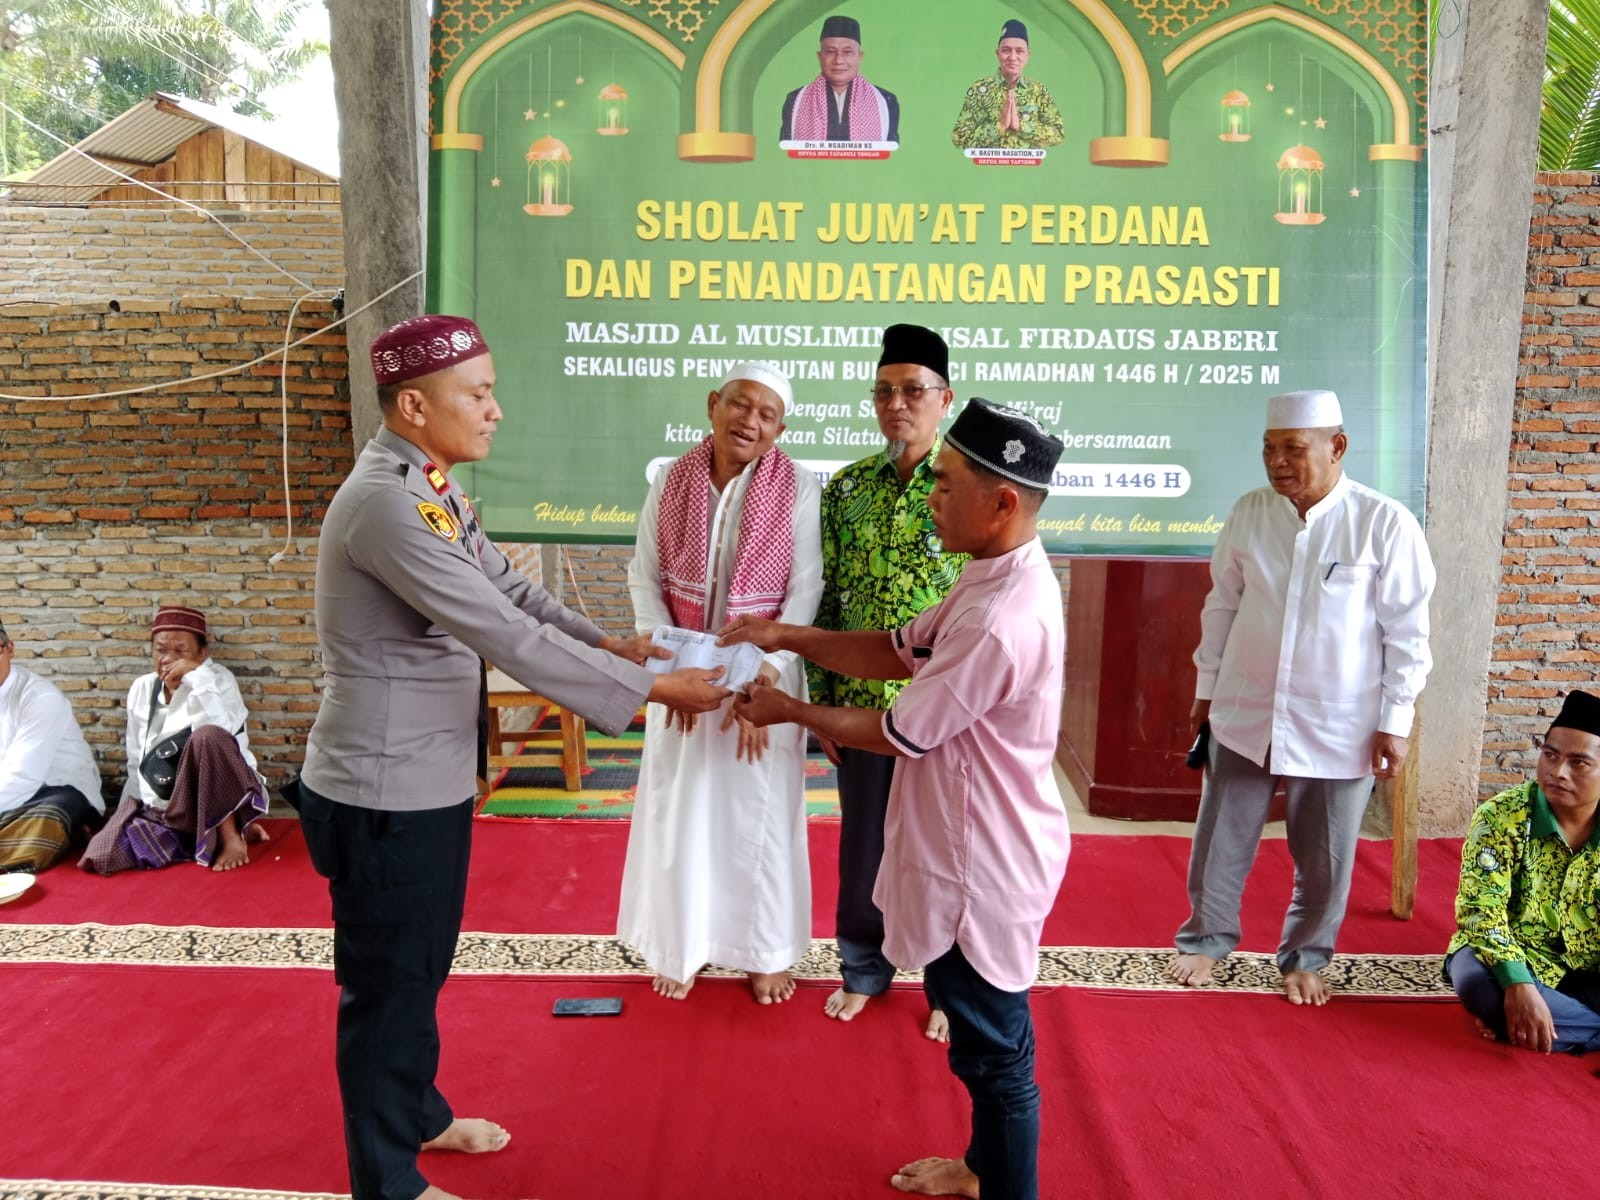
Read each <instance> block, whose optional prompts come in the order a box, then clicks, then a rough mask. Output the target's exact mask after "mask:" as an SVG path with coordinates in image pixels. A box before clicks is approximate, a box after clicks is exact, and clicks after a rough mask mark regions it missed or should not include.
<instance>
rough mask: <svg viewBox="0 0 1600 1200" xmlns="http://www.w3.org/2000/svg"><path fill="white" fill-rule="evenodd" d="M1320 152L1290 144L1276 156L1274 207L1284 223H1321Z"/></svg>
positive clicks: (1308, 147)
mask: <svg viewBox="0 0 1600 1200" xmlns="http://www.w3.org/2000/svg"><path fill="white" fill-rule="evenodd" d="M1323 166H1324V164H1323V161H1322V156H1321V155H1320V154H1318V153H1317V152H1316V151H1315V150H1313V149H1312V148H1311V147H1310V146H1290V147H1289V148H1288V149H1287V150H1285V151H1284V152H1283V153H1282V154H1281V155H1279V156H1278V211H1277V212H1275V213H1274V214H1273V216H1274V217H1276V218H1277V219H1278V221H1279V222H1281V223H1282V224H1284V225H1321V224H1322V222H1323V221H1325V220H1327V217H1326V216H1324V214H1323V212H1322V170H1323Z"/></svg>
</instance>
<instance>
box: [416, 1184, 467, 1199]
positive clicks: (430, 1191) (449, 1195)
mask: <svg viewBox="0 0 1600 1200" xmlns="http://www.w3.org/2000/svg"><path fill="white" fill-rule="evenodd" d="M417 1200H461V1197H460V1196H458V1195H456V1194H455V1193H454V1192H447V1191H445V1190H444V1189H443V1188H437V1187H434V1186H433V1184H431V1183H430V1184H429V1185H428V1186H427V1188H426V1189H425V1190H424V1191H423V1193H422V1195H420V1196H418V1197H417Z"/></svg>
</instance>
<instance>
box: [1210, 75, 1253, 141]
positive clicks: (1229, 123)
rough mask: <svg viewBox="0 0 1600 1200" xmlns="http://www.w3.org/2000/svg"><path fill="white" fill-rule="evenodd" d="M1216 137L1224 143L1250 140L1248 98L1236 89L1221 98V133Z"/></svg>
mask: <svg viewBox="0 0 1600 1200" xmlns="http://www.w3.org/2000/svg"><path fill="white" fill-rule="evenodd" d="M1217 136H1218V137H1219V138H1221V139H1222V140H1223V141H1225V142H1248V141H1249V140H1250V97H1249V96H1246V95H1245V94H1244V93H1243V92H1241V91H1240V90H1239V89H1238V88H1234V89H1233V91H1231V92H1229V93H1228V94H1227V95H1225V96H1224V97H1223V98H1222V132H1221V133H1219V134H1218V135H1217Z"/></svg>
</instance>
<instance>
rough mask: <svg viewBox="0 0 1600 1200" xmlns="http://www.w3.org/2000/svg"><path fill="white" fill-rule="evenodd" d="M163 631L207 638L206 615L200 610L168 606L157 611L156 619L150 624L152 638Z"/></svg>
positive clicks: (181, 606)
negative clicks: (174, 631)
mask: <svg viewBox="0 0 1600 1200" xmlns="http://www.w3.org/2000/svg"><path fill="white" fill-rule="evenodd" d="M163 629H173V630H177V631H178V632H179V633H192V634H194V635H195V637H197V638H203V637H205V636H206V615H205V613H203V612H201V611H200V610H199V609H198V608H185V607H184V606H183V605H181V604H166V605H163V606H162V607H161V608H159V609H157V610H156V619H155V620H154V621H152V622H150V636H151V637H155V635H156V634H158V633H160V632H161V631H162V630H163Z"/></svg>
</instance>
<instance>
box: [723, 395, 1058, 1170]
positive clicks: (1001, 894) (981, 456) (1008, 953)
mask: <svg viewBox="0 0 1600 1200" xmlns="http://www.w3.org/2000/svg"><path fill="white" fill-rule="evenodd" d="M1060 456H1061V442H1060V441H1059V440H1058V439H1056V438H1055V437H1053V436H1051V435H1050V434H1048V433H1046V432H1045V431H1044V430H1043V429H1041V428H1040V427H1039V426H1038V425H1037V424H1036V423H1035V422H1034V421H1033V420H1032V419H1031V418H1029V417H1027V416H1025V415H1023V414H1022V413H1020V412H1017V411H1015V410H1014V409H1009V408H1005V407H1003V406H1001V405H996V404H991V403H989V402H988V401H987V400H983V399H978V398H974V399H973V400H972V401H970V402H969V403H968V404H967V406H966V408H964V409H963V410H962V412H961V415H960V416H959V417H957V418H956V421H955V423H954V424H953V425H952V426H951V427H950V432H949V433H948V434H947V435H946V436H945V441H944V449H943V450H942V451H941V452H940V454H939V458H938V461H937V462H936V463H935V465H934V468H933V472H934V476H935V479H936V481H937V482H936V484H935V486H934V490H933V492H932V494H931V495H930V496H929V498H928V507H929V509H930V510H931V511H932V513H933V522H934V528H935V529H936V530H937V532H938V535H939V537H940V538H941V539H942V540H943V542H944V548H945V549H946V550H947V551H951V552H956V553H965V554H970V555H972V561H971V562H970V563H969V564H968V565H967V567H966V570H965V571H964V572H963V573H962V575H961V578H960V580H959V581H958V582H957V583H956V585H955V587H953V588H952V589H951V590H950V592H949V594H948V595H947V596H946V597H945V598H944V600H943V601H941V602H940V603H939V604H936V605H935V606H934V607H932V608H930V609H927V610H925V611H924V612H923V613H922V614H921V615H919V616H918V617H916V618H915V619H914V620H913V621H912V622H911V624H909V625H907V626H906V627H905V628H903V629H898V630H893V631H889V632H878V631H872V630H865V631H857V632H844V633H837V632H832V631H827V630H821V629H814V628H811V627H809V626H797V625H783V624H779V623H777V622H774V621H764V620H759V619H756V618H751V617H741V618H739V619H738V620H736V621H734V622H732V623H731V624H729V625H728V627H727V628H726V629H724V630H723V634H724V640H726V641H729V642H734V641H748V642H753V643H755V644H756V645H758V646H760V647H761V648H762V649H763V650H767V651H768V652H772V651H775V650H780V649H782V650H793V651H795V652H797V653H799V654H801V655H803V656H805V657H806V658H808V659H810V660H811V661H812V662H815V663H817V664H818V665H819V666H821V667H823V668H825V669H828V670H836V671H848V672H849V673H850V674H851V675H854V676H856V677H857V678H862V679H904V678H906V677H907V676H910V678H911V682H910V683H909V684H908V685H907V686H906V687H905V689H904V690H903V691H902V692H901V693H900V694H899V696H898V697H897V698H896V699H895V702H894V705H893V707H891V708H890V709H889V710H888V711H887V712H877V711H874V710H868V709H859V708H830V707H825V706H822V705H816V704H807V703H804V702H802V701H800V700H797V699H795V698H794V697H793V696H789V695H787V694H785V693H783V692H781V691H779V690H777V689H775V688H769V687H762V686H760V685H759V684H757V685H753V686H752V688H751V690H750V694H749V695H748V697H746V698H745V699H743V700H741V701H739V702H738V703H737V705H736V708H735V711H736V712H737V713H738V714H739V715H740V716H742V717H744V718H745V719H746V720H749V721H751V722H753V723H754V724H757V725H771V724H776V723H778V722H782V721H792V722H794V723H796V724H799V725H803V726H805V727H807V728H809V729H812V730H815V731H816V732H817V733H818V734H820V735H821V736H823V737H826V738H830V739H832V740H833V741H835V742H838V743H840V744H842V745H845V746H854V747H857V748H859V749H862V750H871V751H874V752H876V753H878V754H888V755H894V756H897V757H898V758H900V759H902V760H903V761H901V762H900V763H898V764H897V765H896V767H895V773H894V786H893V789H892V791H891V792H890V796H889V815H888V821H887V823H886V826H885V834H884V853H883V863H882V866H881V867H880V868H879V870H878V883H877V888H876V889H875V891H874V893H873V899H874V900H875V901H876V903H877V904H878V906H879V907H880V908H882V909H883V913H884V930H885V938H884V947H883V948H884V953H885V954H886V955H887V956H888V957H889V960H890V961H891V962H893V963H894V964H895V965H896V966H898V967H902V968H905V969H908V970H915V969H917V968H919V967H920V968H923V972H924V974H923V978H924V986H925V987H926V989H927V992H928V998H929V1000H930V1001H931V1002H932V1003H933V1005H934V1007H936V1008H940V1009H943V1010H944V1012H945V1013H946V1014H947V1015H948V1016H949V1018H950V1069H951V1070H952V1071H953V1072H954V1073H955V1075H956V1076H957V1077H958V1078H959V1079H960V1080H961V1082H962V1083H963V1084H965V1085H966V1088H967V1091H968V1092H969V1094H970V1095H971V1097H972V1140H971V1142H970V1143H969V1144H968V1147H967V1151H966V1154H965V1155H964V1156H963V1157H962V1158H925V1159H921V1160H919V1161H917V1162H914V1163H911V1164H909V1165H907V1166H905V1167H902V1168H901V1169H900V1171H899V1172H897V1173H896V1174H895V1175H894V1176H893V1178H892V1180H891V1182H892V1183H893V1184H894V1186H895V1187H896V1188H898V1189H900V1190H901V1191H903V1192H915V1193H917V1194H919V1195H926V1196H968V1197H973V1198H976V1197H977V1196H978V1191H979V1186H980V1183H981V1185H982V1189H983V1200H1036V1198H1037V1196H1038V1194H1039V1183H1038V1152H1039V1089H1038V1086H1037V1085H1036V1084H1035V1083H1034V1080H1033V1058H1034V1041H1033V1019H1032V1015H1031V1013H1030V1011H1029V1008H1028V988H1029V987H1030V986H1031V985H1032V983H1033V980H1034V976H1035V975H1036V973H1037V971H1038V959H1039V938H1040V934H1041V932H1042V930H1043V927H1044V919H1045V915H1046V914H1047V913H1048V912H1049V911H1050V906H1051V905H1052V904H1053V903H1054V901H1055V896H1056V891H1057V890H1058V889H1059V888H1060V886H1061V879H1062V876H1063V875H1064V874H1065V873H1066V866H1067V847H1068V834H1067V817H1066V811H1065V809H1064V807H1063V805H1062V802H1061V796H1060V793H1059V792H1058V791H1057V789H1056V785H1055V777H1054V775H1053V773H1052V758H1053V755H1054V753H1055V746H1056V733H1057V726H1058V723H1059V714H1060V707H1061V703H1060V701H1061V664H1062V652H1063V649H1064V643H1065V631H1064V629H1063V625H1062V620H1061V590H1060V587H1059V585H1058V584H1057V582H1056V578H1055V575H1054V573H1053V572H1052V571H1051V569H1050V562H1049V559H1048V558H1047V557H1046V556H1045V552H1044V547H1043V546H1042V545H1041V544H1040V542H1039V537H1038V533H1037V530H1036V528H1035V525H1036V520H1037V516H1038V510H1039V504H1040V502H1041V501H1042V500H1043V499H1044V496H1045V495H1046V489H1047V488H1048V487H1049V483H1050V476H1051V473H1052V471H1053V470H1054V468H1055V465H1056V462H1057V460H1058V459H1059V458H1060Z"/></svg>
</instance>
